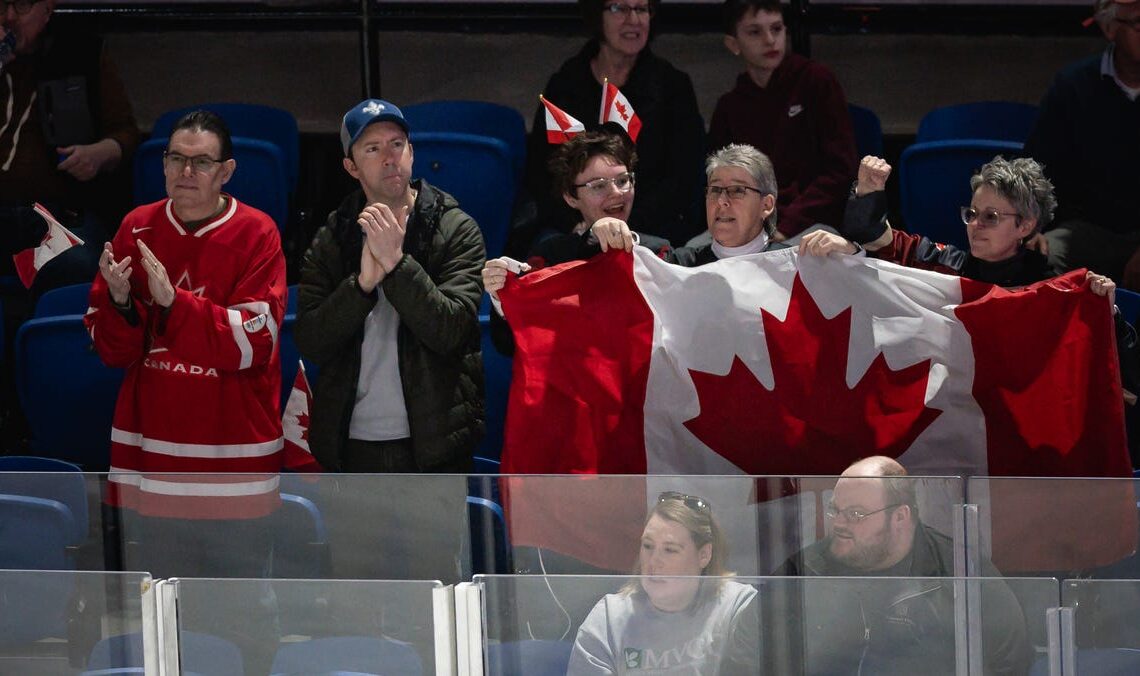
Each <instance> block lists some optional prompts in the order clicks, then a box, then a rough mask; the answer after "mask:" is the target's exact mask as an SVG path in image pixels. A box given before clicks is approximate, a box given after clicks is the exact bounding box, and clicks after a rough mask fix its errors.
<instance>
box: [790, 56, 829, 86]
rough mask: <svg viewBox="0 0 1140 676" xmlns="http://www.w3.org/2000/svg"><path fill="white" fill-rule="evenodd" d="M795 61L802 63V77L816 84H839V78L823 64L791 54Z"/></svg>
mask: <svg viewBox="0 0 1140 676" xmlns="http://www.w3.org/2000/svg"><path fill="white" fill-rule="evenodd" d="M792 56H795V57H796V58H797V59H800V60H802V61H803V66H802V68H801V72H802V77H805V78H810V79H811V80H813V81H816V82H825V83H827V84H833V83H834V84H839V78H838V77H836V76H835V72H834V71H832V70H831V69H830V68H828V67H827V66H825V65H824V64H822V63H820V62H819V61H816V60H815V59H808V58H805V57H803V56H800V55H799V54H793V55H792Z"/></svg>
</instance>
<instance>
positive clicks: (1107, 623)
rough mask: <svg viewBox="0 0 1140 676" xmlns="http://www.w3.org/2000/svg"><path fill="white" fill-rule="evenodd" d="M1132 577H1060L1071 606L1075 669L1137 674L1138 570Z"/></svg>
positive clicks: (1139, 659) (1139, 648) (1139, 661)
mask: <svg viewBox="0 0 1140 676" xmlns="http://www.w3.org/2000/svg"><path fill="white" fill-rule="evenodd" d="M1134 572H1135V573H1137V575H1136V576H1135V577H1136V578H1137V579H1133V580H1064V581H1063V582H1062V583H1061V600H1062V603H1063V604H1064V605H1065V606H1066V607H1069V608H1072V609H1073V627H1074V638H1075V640H1076V648H1077V653H1076V659H1077V666H1078V672H1079V673H1082V674H1118V673H1119V674H1135V673H1140V622H1137V618H1138V617H1140V581H1138V580H1140V570H1136V571H1134Z"/></svg>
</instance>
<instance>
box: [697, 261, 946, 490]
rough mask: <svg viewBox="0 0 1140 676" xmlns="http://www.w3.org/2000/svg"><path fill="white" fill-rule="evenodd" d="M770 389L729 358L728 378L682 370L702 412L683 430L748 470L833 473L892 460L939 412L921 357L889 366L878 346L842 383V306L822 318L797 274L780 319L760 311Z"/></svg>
mask: <svg viewBox="0 0 1140 676" xmlns="http://www.w3.org/2000/svg"><path fill="white" fill-rule="evenodd" d="M761 317H762V321H763V323H764V334H765V335H766V336H767V343H768V353H769V355H770V359H771V363H772V374H773V376H774V381H775V387H774V389H772V390H769V389H767V388H766V387H764V385H763V384H761V383H760V381H758V380H757V379H756V376H755V375H753V373H752V372H751V371H750V370H749V369H748V367H747V366H746V365H745V364H744V362H743V361H741V359H740V357H734V358H733V362H732V366H731V368H730V369H729V372H728V374H727V375H723V376H719V375H715V374H711V373H705V372H702V371H693V370H690V371H689V374H690V376H691V377H692V379H693V385H694V386H695V387H696V390H697V396H698V398H699V400H700V407H701V412H700V414H698V415H697V416H696V417H695V418H692V419H690V420H687V421H685V423H684V424H685V427H687V428H688V429H689V431H691V432H692V433H693V434H694V435H696V436H697V438H698V439H700V440H701V441H702V442H703V443H704V444H705V445H707V446H708V447H709V448H711V449H712V450H714V451H716V452H717V453H719V454H720V455H722V456H724V457H725V458H727V459H728V460H730V461H732V462H733V463H734V464H735V465H736V466H737V467H740V468H741V469H742V470H744V471H745V472H748V473H749V474H774V475H803V474H838V473H840V472H842V471H843V469H845V468H846V467H847V465H849V464H850V463H851V462H853V461H855V460H857V459H859V458H863V457H866V456H869V455H888V456H891V457H898V456H899V455H901V454H902V453H903V451H905V450H906V449H907V448H908V447H909V446H910V445H911V443H913V442H914V440H915V438H916V437H918V435H919V434H920V433H921V432H922V431H923V430H925V429H926V428H927V426H929V425H930V423H932V422H933V421H934V420H935V418H937V417H938V416H939V414H940V413H941V411H939V410H937V409H932V408H928V407H927V406H926V405H925V403H924V396H925V393H926V383H927V379H928V377H929V375H930V361H929V360H924V361H922V362H919V363H917V364H913V365H910V366H907V367H905V368H902V369H899V370H897V371H896V370H892V369H891V368H890V367H889V366H888V365H887V363H886V359H885V358H884V357H883V354H882V353H881V352H880V353H879V354H878V355H876V356H875V359H874V361H873V362H871V365H870V367H869V368H868V369H867V372H866V373H865V374H864V375H863V377H862V378H861V379H860V380H859V382H858V383H856V384H855V386H854V387H848V386H847V382H846V373H847V359H848V344H849V342H850V335H851V308H847V309H845V310H844V311H843V312H840V313H839V314H838V315H836V317H835V318H834V319H826V318H824V316H823V313H822V312H820V310H819V307H818V306H817V305H816V303H815V300H814V299H813V298H812V297H811V294H810V293H808V291H807V288H806V287H804V285H803V282H802V281H800V278H799V276H798V275H797V276H796V279H795V282H794V284H793V286H792V295H791V302H790V304H789V307H788V314H787V317H786V319H785V320H784V321H783V322H781V321H779V320H778V319H776V317H775V316H774V315H772V314H769V313H768V312H767V311H764V310H761Z"/></svg>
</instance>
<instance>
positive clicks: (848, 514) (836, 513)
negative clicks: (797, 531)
mask: <svg viewBox="0 0 1140 676" xmlns="http://www.w3.org/2000/svg"><path fill="white" fill-rule="evenodd" d="M901 506H902V505H901V504H900V503H897V502H896V503H894V504H891V505H887V506H886V507H883V508H882V509H876V510H874V511H871V512H865V511H863V510H861V509H857V508H855V507H848V508H847V509H839V508H838V507H836V506H835V503H834V502H829V503H828V504H827V508H826V509H825V510H824V514H826V515H827V518H829V519H832V520H834V519H837V518H839V517H840V516H842V517H843V520H844V521H846V522H847V523H859V522H860V521H862V520H863V519H866V518H867V517H869V516H872V515H874V514H878V513H879V512H885V511H887V510H888V509H891V508H893V507H901Z"/></svg>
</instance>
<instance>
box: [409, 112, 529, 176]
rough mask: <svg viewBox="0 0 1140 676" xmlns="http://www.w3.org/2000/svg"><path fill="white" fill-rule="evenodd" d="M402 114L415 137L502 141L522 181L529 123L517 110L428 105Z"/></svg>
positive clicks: (516, 174)
mask: <svg viewBox="0 0 1140 676" xmlns="http://www.w3.org/2000/svg"><path fill="white" fill-rule="evenodd" d="M400 110H401V111H403V113H404V117H405V118H407V120H408V124H409V126H411V128H412V133H419V132H425V131H442V132H451V133H457V134H473V135H475V136H489V137H491V138H497V139H500V140H501V141H503V142H504V143H506V144H507V148H509V149H510V154H511V163H512V165H513V166H514V168H515V178H516V179H520V178H522V172H523V166H524V165H525V164H526V120H524V119H523V116H522V115H521V114H520V113H519V111H517V110H515V109H514V108H508V107H507V106H504V105H500V104H498V103H491V102H489V101H426V102H424V103H415V104H412V105H410V106H404V107H403V108H401V109H400ZM417 150H418V148H417Z"/></svg>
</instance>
